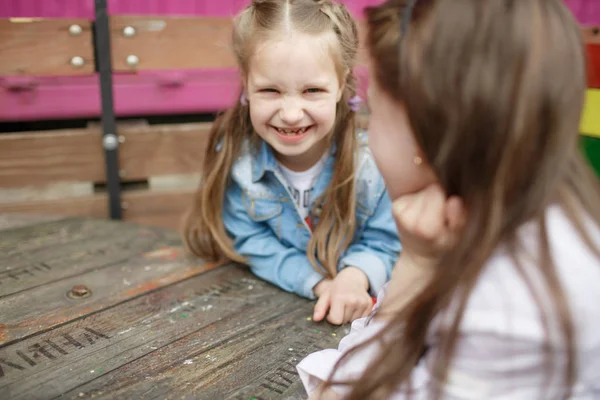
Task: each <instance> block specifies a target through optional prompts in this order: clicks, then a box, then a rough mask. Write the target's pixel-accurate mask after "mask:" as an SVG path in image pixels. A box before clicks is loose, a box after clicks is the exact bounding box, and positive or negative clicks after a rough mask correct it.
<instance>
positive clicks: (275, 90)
mask: <svg viewBox="0 0 600 400" xmlns="http://www.w3.org/2000/svg"><path fill="white" fill-rule="evenodd" d="M260 91H261V92H263V93H278V91H277V89H273V88H266V89H261V90H260Z"/></svg>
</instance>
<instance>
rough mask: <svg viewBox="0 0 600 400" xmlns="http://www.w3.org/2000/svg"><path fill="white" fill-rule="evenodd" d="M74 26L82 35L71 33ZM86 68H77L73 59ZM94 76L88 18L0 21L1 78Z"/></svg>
mask: <svg viewBox="0 0 600 400" xmlns="http://www.w3.org/2000/svg"><path fill="white" fill-rule="evenodd" d="M71 25H79V26H80V27H81V28H82V32H81V33H80V34H79V35H77V36H72V35H70V34H69V27H70V26H71ZM77 56H78V57H82V58H83V60H84V65H83V66H81V67H79V68H75V67H73V66H72V65H71V59H72V58H73V57H77ZM93 73H94V50H93V43H92V31H91V22H90V21H88V20H86V19H64V18H56V19H12V20H11V19H6V18H4V19H0V75H80V74H85V75H87V74H93Z"/></svg>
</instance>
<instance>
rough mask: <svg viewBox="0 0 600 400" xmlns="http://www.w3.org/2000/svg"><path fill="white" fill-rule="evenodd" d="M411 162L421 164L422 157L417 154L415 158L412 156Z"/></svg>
mask: <svg viewBox="0 0 600 400" xmlns="http://www.w3.org/2000/svg"><path fill="white" fill-rule="evenodd" d="M413 162H414V163H415V165H421V164H423V159H422V158H421V157H419V156H415V158H413Z"/></svg>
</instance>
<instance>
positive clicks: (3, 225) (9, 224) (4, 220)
mask: <svg viewBox="0 0 600 400" xmlns="http://www.w3.org/2000/svg"><path fill="white" fill-rule="evenodd" d="M61 218H62V217H57V216H52V215H35V214H33V215H31V214H30V215H25V214H1V215H0V231H3V230H6V229H15V228H22V227H25V226H30V225H37V224H40V223H43V222H50V221H56V220H59V219H61Z"/></svg>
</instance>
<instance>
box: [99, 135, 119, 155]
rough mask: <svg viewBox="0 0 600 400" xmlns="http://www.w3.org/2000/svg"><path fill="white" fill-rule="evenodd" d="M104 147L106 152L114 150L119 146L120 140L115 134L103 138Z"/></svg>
mask: <svg viewBox="0 0 600 400" xmlns="http://www.w3.org/2000/svg"><path fill="white" fill-rule="evenodd" d="M102 146H103V147H104V150H109V151H110V150H114V149H116V148H117V147H118V146H119V140H118V139H117V136H116V135H115V134H114V133H109V134H108V135H104V137H103V138H102Z"/></svg>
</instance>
